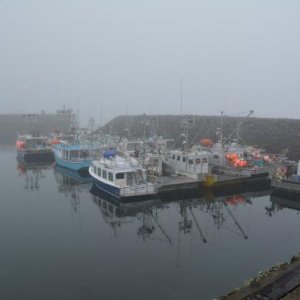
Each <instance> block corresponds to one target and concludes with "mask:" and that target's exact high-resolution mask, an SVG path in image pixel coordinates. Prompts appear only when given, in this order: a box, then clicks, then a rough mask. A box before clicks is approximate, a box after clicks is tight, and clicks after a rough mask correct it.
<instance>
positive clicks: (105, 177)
mask: <svg viewBox="0 0 300 300" xmlns="http://www.w3.org/2000/svg"><path fill="white" fill-rule="evenodd" d="M102 177H103V178H104V179H107V172H106V171H105V170H102Z"/></svg>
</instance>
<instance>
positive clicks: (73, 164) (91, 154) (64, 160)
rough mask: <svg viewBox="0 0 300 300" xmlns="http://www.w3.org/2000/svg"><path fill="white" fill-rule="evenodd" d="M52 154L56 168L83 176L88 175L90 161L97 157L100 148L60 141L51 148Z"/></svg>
mask: <svg viewBox="0 0 300 300" xmlns="http://www.w3.org/2000/svg"><path fill="white" fill-rule="evenodd" d="M53 152H54V157H55V162H56V164H57V165H58V166H61V167H64V168H67V169H71V170H74V171H77V172H80V173H81V174H85V173H88V169H89V167H90V165H91V163H92V161H93V160H94V159H96V158H97V156H99V154H100V146H99V145H90V144H81V143H78V144H69V143H67V142H63V141H61V142H60V143H59V144H57V145H55V146H54V147H53Z"/></svg>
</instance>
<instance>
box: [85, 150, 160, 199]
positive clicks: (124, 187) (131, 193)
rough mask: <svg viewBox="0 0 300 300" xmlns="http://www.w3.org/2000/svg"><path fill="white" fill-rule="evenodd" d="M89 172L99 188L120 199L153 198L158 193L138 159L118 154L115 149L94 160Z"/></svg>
mask: <svg viewBox="0 0 300 300" xmlns="http://www.w3.org/2000/svg"><path fill="white" fill-rule="evenodd" d="M89 173H90V175H91V176H92V177H93V178H94V179H95V185H96V187H97V188H98V189H100V190H102V191H104V192H106V193H108V194H110V195H112V196H114V197H116V198H118V199H127V200H141V199H143V200H144V199H145V198H147V199H153V197H154V196H155V194H156V190H155V187H154V185H153V184H152V183H150V182H147V178H146V170H144V169H143V168H142V167H140V165H139V163H138V162H137V160H135V159H134V158H129V157H125V158H124V157H121V156H119V155H116V151H114V150H109V151H105V152H104V153H103V156H102V157H101V158H100V159H99V160H94V161H93V162H92V165H91V166H90V168H89Z"/></svg>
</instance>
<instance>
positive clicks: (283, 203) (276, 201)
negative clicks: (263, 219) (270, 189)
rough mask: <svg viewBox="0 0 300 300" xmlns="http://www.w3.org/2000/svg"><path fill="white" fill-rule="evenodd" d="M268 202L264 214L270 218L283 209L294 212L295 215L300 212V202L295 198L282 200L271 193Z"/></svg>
mask: <svg viewBox="0 0 300 300" xmlns="http://www.w3.org/2000/svg"><path fill="white" fill-rule="evenodd" d="M270 201H271V204H270V206H267V207H265V210H266V214H267V215H269V216H270V217H272V216H273V215H275V214H276V213H278V212H280V211H283V210H284V209H289V210H295V211H296V213H297V214H299V212H300V202H299V200H297V199H295V198H294V199H289V198H284V197H281V196H278V195H277V194H276V193H272V194H271V196H270Z"/></svg>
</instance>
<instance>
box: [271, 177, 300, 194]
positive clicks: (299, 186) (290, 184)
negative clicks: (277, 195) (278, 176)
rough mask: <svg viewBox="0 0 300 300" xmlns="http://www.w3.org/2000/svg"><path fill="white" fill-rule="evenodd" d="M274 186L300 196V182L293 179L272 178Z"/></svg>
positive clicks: (278, 189) (276, 188)
mask: <svg viewBox="0 0 300 300" xmlns="http://www.w3.org/2000/svg"><path fill="white" fill-rule="evenodd" d="M271 186H272V188H274V189H275V190H277V191H282V192H287V193H289V194H295V196H297V195H298V196H300V182H298V181H291V180H281V181H279V180H272V183H271Z"/></svg>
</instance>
